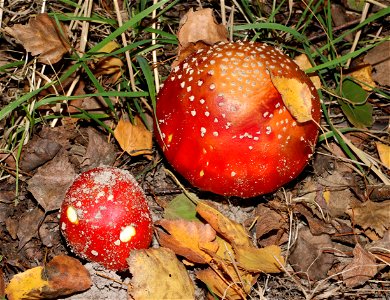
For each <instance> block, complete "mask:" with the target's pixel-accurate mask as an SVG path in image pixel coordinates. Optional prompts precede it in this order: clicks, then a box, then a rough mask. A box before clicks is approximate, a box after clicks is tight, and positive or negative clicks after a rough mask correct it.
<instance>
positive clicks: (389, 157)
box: [376, 143, 390, 169]
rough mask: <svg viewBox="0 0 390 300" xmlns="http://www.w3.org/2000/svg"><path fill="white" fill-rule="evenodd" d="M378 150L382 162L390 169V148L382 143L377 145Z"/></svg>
mask: <svg viewBox="0 0 390 300" xmlns="http://www.w3.org/2000/svg"><path fill="white" fill-rule="evenodd" d="M376 149H377V150H378V154H379V158H380V160H381V162H382V163H383V164H384V165H385V166H386V168H388V169H390V146H388V145H386V144H382V143H376Z"/></svg>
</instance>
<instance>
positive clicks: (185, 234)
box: [156, 219, 218, 264]
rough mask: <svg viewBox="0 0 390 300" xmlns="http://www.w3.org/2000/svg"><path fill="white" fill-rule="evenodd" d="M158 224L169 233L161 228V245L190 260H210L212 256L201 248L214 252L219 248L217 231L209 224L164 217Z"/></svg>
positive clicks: (195, 261) (196, 261) (200, 261)
mask: <svg viewBox="0 0 390 300" xmlns="http://www.w3.org/2000/svg"><path fill="white" fill-rule="evenodd" d="M156 225H159V226H162V227H163V228H164V229H165V230H166V231H167V232H168V233H169V234H166V233H164V232H163V231H162V230H159V232H158V240H159V243H160V245H161V246H163V247H167V248H169V249H171V250H173V251H174V252H175V253H176V254H178V255H181V256H183V257H185V258H186V259H187V260H189V261H190V262H193V263H201V264H205V263H208V262H210V260H211V256H210V255H208V254H207V253H206V252H205V251H203V250H201V247H204V248H207V249H208V250H210V251H212V252H216V251H217V250H218V244H217V243H215V242H213V241H214V240H215V237H216V232H215V230H214V229H213V228H211V226H210V225H209V224H203V223H201V222H198V221H186V220H183V219H181V220H167V219H162V220H159V221H157V222H156Z"/></svg>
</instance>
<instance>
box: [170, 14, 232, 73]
mask: <svg viewBox="0 0 390 300" xmlns="http://www.w3.org/2000/svg"><path fill="white" fill-rule="evenodd" d="M179 26H180V27H179V31H178V33H177V38H178V40H179V55H178V59H177V60H176V61H175V62H174V65H177V64H178V63H179V62H180V61H182V60H184V59H185V58H186V57H187V56H188V55H189V54H191V53H192V52H193V51H196V49H197V48H194V49H191V51H186V48H188V47H190V48H191V45H192V44H196V43H197V42H203V43H205V44H207V45H213V44H215V43H217V42H227V41H228V39H227V30H226V28H225V26H224V25H221V24H217V23H216V22H215V19H214V16H213V10H212V9H211V8H206V9H200V10H197V11H194V10H193V9H190V10H189V11H188V12H187V13H186V14H185V15H184V16H183V17H182V18H181V20H180V24H179ZM198 45H201V44H198ZM190 48H189V49H190Z"/></svg>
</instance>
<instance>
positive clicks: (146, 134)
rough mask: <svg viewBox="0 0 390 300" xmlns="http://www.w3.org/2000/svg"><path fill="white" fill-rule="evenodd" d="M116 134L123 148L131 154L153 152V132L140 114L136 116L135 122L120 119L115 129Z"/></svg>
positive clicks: (148, 153)
mask: <svg viewBox="0 0 390 300" xmlns="http://www.w3.org/2000/svg"><path fill="white" fill-rule="evenodd" d="M114 136H115V139H116V140H117V141H118V143H119V145H120V146H121V148H122V149H123V150H124V151H126V152H127V153H129V154H130V155H131V156H137V155H143V154H146V155H150V154H152V144H153V142H152V137H153V134H152V133H151V132H150V131H149V130H148V129H147V128H146V127H145V125H144V123H143V122H142V120H141V118H139V117H138V116H136V117H135V118H134V124H132V123H131V122H129V121H127V120H124V119H120V120H119V122H118V125H117V126H116V128H115V130H114Z"/></svg>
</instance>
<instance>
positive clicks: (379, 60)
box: [364, 41, 390, 86]
mask: <svg viewBox="0 0 390 300" xmlns="http://www.w3.org/2000/svg"><path fill="white" fill-rule="evenodd" d="M364 61H365V62H366V63H369V64H370V65H371V66H372V67H373V68H374V72H373V74H372V77H373V79H374V80H375V81H376V82H377V83H379V84H380V85H384V86H386V85H387V86H390V76H389V73H390V41H386V42H383V43H381V44H380V45H378V46H376V47H374V48H373V49H371V50H370V51H368V52H367V55H366V56H365V57H364Z"/></svg>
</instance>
